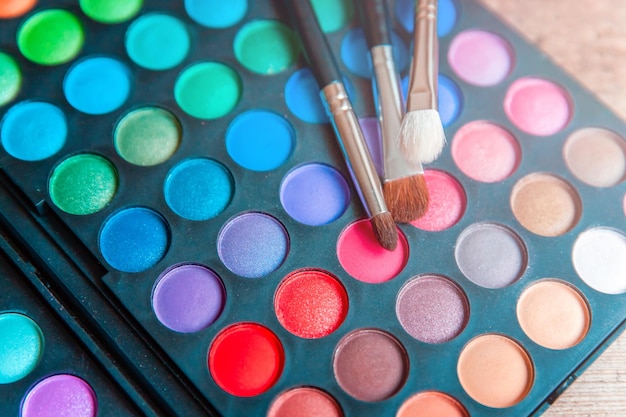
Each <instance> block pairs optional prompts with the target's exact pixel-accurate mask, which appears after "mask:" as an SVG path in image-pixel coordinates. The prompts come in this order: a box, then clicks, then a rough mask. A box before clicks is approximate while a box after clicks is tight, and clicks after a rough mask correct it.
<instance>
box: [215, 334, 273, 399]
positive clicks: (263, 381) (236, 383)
mask: <svg viewBox="0 0 626 417" xmlns="http://www.w3.org/2000/svg"><path fill="white" fill-rule="evenodd" d="M284 363H285V353H284V351H283V346H282V344H281V343H280V340H278V337H276V335H275V334H274V333H272V331H271V330H269V329H268V328H266V327H264V326H261V325H260V324H256V323H238V324H234V325H232V326H230V327H228V328H226V329H224V330H223V331H222V332H220V333H219V334H218V335H217V337H216V338H215V340H214V341H213V343H212V344H211V348H210V349H209V371H210V372H211V376H212V377H213V379H214V380H215V382H216V383H217V385H219V386H220V388H222V389H223V390H224V391H226V392H228V393H229V394H232V395H236V396H239V397H252V396H255V395H259V394H262V393H264V392H265V391H267V390H268V389H270V388H271V387H272V386H273V385H274V384H275V383H276V381H277V380H278V378H279V377H280V374H281V373H282V371H283V366H284Z"/></svg>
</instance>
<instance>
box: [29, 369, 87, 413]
mask: <svg viewBox="0 0 626 417" xmlns="http://www.w3.org/2000/svg"><path fill="white" fill-rule="evenodd" d="M97 414H98V401H97V399H96V394H95V393H94V392H93V389H92V388H91V387H90V386H89V384H88V383H87V382H85V381H84V380H83V379H81V378H79V377H77V376H74V375H68V374H58V375H53V376H49V377H47V378H45V379H43V380H41V381H39V382H38V383H37V385H35V386H34V387H32V388H31V390H30V391H29V392H28V394H26V397H25V398H24V401H22V409H21V414H20V416H21V417H58V416H72V417H96V415H97Z"/></svg>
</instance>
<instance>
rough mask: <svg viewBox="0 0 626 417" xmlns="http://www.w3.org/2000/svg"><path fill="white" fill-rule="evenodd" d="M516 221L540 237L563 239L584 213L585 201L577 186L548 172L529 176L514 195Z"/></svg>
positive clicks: (512, 202) (512, 199)
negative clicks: (558, 237)
mask: <svg viewBox="0 0 626 417" xmlns="http://www.w3.org/2000/svg"><path fill="white" fill-rule="evenodd" d="M511 209H512V210H513V215H514V216H515V218H516V219H517V220H518V221H519V222H520V223H521V224H522V226H524V227H525V228H526V229H528V230H530V231H531V232H533V233H535V234H538V235H540V236H548V237H553V236H561V235H563V234H565V233H567V232H568V231H570V230H571V229H572V228H573V227H574V226H576V224H577V223H578V221H579V220H580V216H581V213H582V202H581V200H580V197H579V195H578V193H577V192H576V190H575V189H574V187H572V186H571V185H570V184H568V183H567V182H565V181H564V180H562V179H561V178H559V177H556V176H554V175H550V174H544V173H533V174H530V175H527V176H525V177H524V178H522V179H521V180H519V181H518V182H517V184H515V186H514V187H513V191H512V192H511Z"/></svg>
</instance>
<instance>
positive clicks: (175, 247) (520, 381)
mask: <svg viewBox="0 0 626 417" xmlns="http://www.w3.org/2000/svg"><path fill="white" fill-rule="evenodd" d="M413 3H414V2H413V1H409V0H396V1H395V2H394V1H391V2H389V10H390V12H391V15H392V17H393V20H394V28H395V33H394V34H393V36H392V39H393V43H394V47H395V52H396V63H397V66H398V68H399V70H400V71H401V75H402V76H404V78H403V87H404V88H405V89H406V85H407V83H408V80H407V77H406V74H407V71H408V66H409V65H410V50H411V37H412V31H413V18H412V15H413ZM313 4H314V6H315V10H316V14H317V18H318V20H319V22H320V25H321V27H322V29H323V31H324V32H325V33H326V36H327V39H328V40H329V43H330V45H331V47H332V48H333V51H334V52H335V56H336V57H337V61H338V63H339V65H340V67H341V70H342V71H343V73H344V76H345V81H346V84H347V86H348V90H349V91H348V92H349V94H350V96H351V98H352V102H353V103H354V105H355V111H356V113H357V115H358V116H359V118H360V123H361V127H362V129H363V131H364V133H365V136H366V139H367V140H368V144H369V146H370V150H371V153H372V156H373V159H374V161H375V163H376V164H377V165H378V167H379V168H380V166H381V165H382V164H381V155H380V148H381V146H380V138H379V134H378V122H377V120H376V114H375V108H374V104H373V100H372V88H371V81H370V77H371V68H370V64H369V58H368V55H367V46H366V42H365V38H364V34H363V30H362V28H361V27H360V24H359V19H358V11H355V10H354V7H355V6H353V5H352V3H351V2H348V1H339V2H325V1H313ZM355 5H358V3H355ZM311 18H313V16H312V17H311ZM0 19H3V20H2V26H1V28H0V112H1V117H2V119H1V124H0V143H1V145H2V146H1V149H0V166H1V170H0V192H1V193H2V196H1V197H0V224H1V225H2V227H3V231H4V232H3V238H4V241H5V242H6V247H10V248H14V250H13V251H8V255H9V256H8V257H9V258H10V259H11V260H12V262H13V263H15V264H18V265H24V266H25V267H26V268H27V269H28V270H30V271H33V272H32V276H31V278H29V281H30V282H31V285H30V286H25V285H22V284H20V285H16V286H13V284H11V283H10V282H12V281H13V280H16V281H19V279H18V278H14V276H13V275H11V273H10V272H7V273H4V272H3V276H2V277H1V278H2V279H3V280H4V279H7V280H8V281H10V282H9V283H8V285H7V288H9V290H8V293H7V295H6V296H4V298H3V300H5V301H6V302H5V301H3V304H2V305H1V306H2V310H0V320H2V317H9V319H10V320H13V319H15V318H16V317H17V316H15V314H21V315H22V316H19V318H20V319H22V321H23V322H25V323H28V326H30V327H29V328H30V329H33V328H34V329H37V327H36V326H37V325H38V326H39V328H40V329H42V330H41V331H39V330H38V331H36V332H34V334H35V335H39V336H40V335H41V333H42V332H43V334H44V335H46V334H47V333H49V332H51V333H53V334H57V332H59V334H61V333H62V332H60V331H57V330H55V329H56V327H63V325H62V324H60V323H65V324H64V325H65V326H66V327H68V328H66V329H65V330H63V332H65V333H68V335H69V334H71V333H74V334H75V338H76V339H77V340H78V341H79V342H77V341H76V340H74V341H73V343H79V345H80V346H82V347H83V348H84V349H83V350H84V351H83V350H81V352H83V353H80V355H87V356H89V357H90V359H89V360H90V361H93V362H94V364H98V365H97V367H99V368H98V369H99V371H98V372H99V373H94V375H91V373H89V372H86V373H82V372H81V367H80V366H78V365H76V364H74V363H73V362H72V361H75V360H76V359H75V357H74V356H78V355H79V354H77V355H70V357H71V359H72V361H70V360H69V359H70V358H68V355H67V354H66V353H61V352H60V348H54V349H50V350H49V353H46V354H48V355H50V363H49V364H48V363H47V362H46V365H47V366H46V367H45V369H43V368H41V369H40V370H39V371H37V370H35V371H33V372H34V373H33V374H30V375H29V376H27V375H26V373H25V371H22V372H23V378H22V379H21V380H20V381H19V382H15V381H13V380H12V379H5V380H4V381H2V380H0V384H2V385H3V388H5V387H7V388H8V390H3V392H10V395H8V394H7V395H5V394H2V396H1V397H0V399H1V401H2V404H0V406H1V407H2V409H3V410H5V409H6V410H10V411H8V412H10V413H12V414H15V412H16V411H15V410H16V409H17V408H20V407H21V409H22V415H23V416H28V415H29V414H28V412H26V411H24V410H25V407H26V405H27V404H28V403H29V398H30V397H31V396H34V395H35V394H32V393H33V392H35V393H36V392H37V387H38V386H39V385H35V384H36V383H38V381H44V382H45V381H48V379H50V378H54V376H55V375H72V376H73V377H78V378H81V380H80V381H82V382H80V384H82V385H81V386H82V387H83V388H84V390H85V392H88V393H89V398H91V400H92V401H93V404H94V408H92V409H89V408H88V407H87V408H85V409H84V410H83V414H79V415H81V416H83V415H84V416H92V415H96V408H95V404H96V403H97V405H98V408H97V409H98V410H99V411H98V414H99V415H108V414H106V413H107V412H109V411H104V410H108V409H109V407H113V406H112V405H111V406H110V405H109V404H111V400H110V398H113V397H112V396H113V395H117V396H120V395H121V396H122V397H123V398H124V400H123V401H120V403H119V407H118V408H117V410H116V411H110V412H111V413H112V414H111V415H117V414H125V415H126V414H128V415H132V414H133V413H137V414H143V415H151V416H157V415H179V416H183V415H215V416H218V415H223V416H236V415H268V416H272V417H281V416H294V415H310V414H311V413H313V412H316V413H318V414H319V415H325V416H326V415H327V416H362V415H377V416H386V415H389V416H397V417H409V416H427V415H433V416H434V415H450V416H468V415H474V416H504V415H536V414H540V413H541V412H542V411H543V410H545V408H546V407H548V406H549V404H550V403H551V402H553V401H554V399H555V398H556V397H558V395H559V394H560V393H561V392H562V391H563V390H564V389H565V388H567V386H568V385H569V384H570V383H571V382H572V381H573V380H574V379H575V378H576V376H577V375H579V374H580V373H581V372H582V371H583V370H584V368H585V367H586V366H587V365H588V363H590V361H591V360H592V359H593V358H594V357H595V356H596V355H597V354H598V353H599V352H600V351H601V350H602V348H603V347H605V346H606V344H607V343H608V342H610V341H611V340H612V339H613V338H614V337H615V336H616V335H617V334H619V332H621V330H622V329H623V326H624V319H625V318H626V298H625V297H626V296H625V295H624V294H625V293H626V275H625V273H624V271H626V234H625V233H626V231H625V227H624V225H625V222H624V220H625V217H626V186H625V181H624V180H625V179H626V142H625V141H624V137H623V135H624V134H626V129H625V127H626V126H625V125H624V123H623V122H622V121H620V120H619V119H618V118H617V117H615V116H614V115H613V114H611V113H610V112H609V111H608V110H606V109H605V108H604V107H603V106H602V105H601V104H600V103H599V102H598V101H597V99H595V98H594V97H593V96H592V95H591V94H590V93H589V92H587V91H585V90H584V89H583V88H581V87H580V86H578V85H577V84H576V83H575V82H574V81H573V80H572V79H571V78H569V77H568V76H567V75H566V74H565V73H564V72H563V71H562V70H560V69H559V68H558V67H556V66H555V65H553V64H552V63H550V62H549V60H548V59H547V58H546V57H545V56H544V55H542V54H541V53H540V52H538V51H537V50H535V49H534V48H533V47H532V46H530V45H529V44H527V43H526V42H525V41H524V40H523V39H522V38H521V37H520V36H519V35H517V34H516V33H515V32H513V31H512V30H511V29H509V28H508V27H507V26H505V25H504V24H503V23H501V22H500V21H498V19H496V18H495V17H494V16H492V15H491V14H489V13H488V12H487V11H485V10H484V9H483V8H482V7H481V6H480V5H478V4H476V3H475V2H473V1H471V0H442V1H440V2H439V20H438V35H439V43H440V65H439V69H440V74H439V104H440V108H439V111H440V115H441V118H442V122H443V124H444V127H445V131H446V135H447V138H448V146H446V148H445V150H444V152H443V154H442V156H441V157H440V158H439V159H438V160H437V161H435V162H433V163H432V164H428V165H427V166H426V167H425V168H426V171H425V174H424V175H425V179H426V184H427V186H428V190H429V195H430V202H429V207H428V211H427V213H426V214H425V215H424V216H423V217H422V218H420V219H418V220H416V221H414V222H412V223H411V224H405V225H404V224H403V225H400V226H399V232H400V233H399V242H398V247H397V248H396V249H395V250H394V251H386V250H384V249H382V248H381V247H380V246H378V244H377V241H376V239H375V238H374V234H373V231H372V229H371V226H370V224H369V222H368V221H367V219H366V214H365V213H364V211H363V210H362V208H361V205H360V203H359V196H358V192H357V191H356V190H355V188H354V187H353V185H352V182H351V173H350V170H349V168H347V167H346V166H345V163H344V162H343V158H342V156H341V150H340V149H339V147H338V145H337V144H336V140H335V138H334V133H333V130H332V127H331V125H330V124H329V123H328V119H327V116H326V114H325V111H324V107H323V105H322V102H321V100H320V97H319V88H318V86H317V85H316V83H315V81H314V79H313V76H312V73H311V71H310V70H309V69H308V68H307V66H306V61H305V59H304V56H303V54H302V52H301V50H300V43H299V40H298V38H297V36H296V34H295V32H294V30H293V28H291V27H290V24H289V21H288V19H287V16H286V15H285V14H284V12H283V10H281V9H280V7H277V5H276V4H274V3H273V2H270V1H260V2H247V1H245V0H238V1H232V2H228V3H226V2H225V3H224V4H221V3H219V2H217V1H208V2H207V1H204V2H202V1H196V0H186V1H185V2H167V1H145V2H143V1H141V0H133V1H128V0H125V1H122V0H118V1H102V0H83V1H80V2H78V4H77V3H76V2H70V1H63V0H60V1H54V2H53V1H43V0H41V1H39V2H35V1H27V0H24V1H18V2H14V3H11V5H10V6H5V5H2V6H0ZM9 252H10V253H9ZM22 287H24V288H22ZM47 289H52V290H54V291H53V294H54V297H52V296H50V295H48V296H46V294H48V292H47V291H48V290H47ZM52 290H51V291H52ZM13 293H15V299H14V298H13ZM22 293H24V294H30V295H24V296H22V295H21V294H22ZM37 297H38V298H37ZM22 298H24V300H27V299H28V300H27V301H28V308H26V307H23V306H21V305H15V306H14V305H12V304H11V303H12V302H13V300H16V302H19V300H21V299H22ZM31 298H32V299H33V300H38V302H34V301H30V300H31ZM64 311H68V312H71V314H64V313H63V312H64ZM55 312H57V313H55ZM55 314H56V315H57V316H58V317H54V316H55ZM22 317H25V319H23V318H22ZM48 317H49V318H48ZM53 318H54V320H53ZM28 320H30V321H28ZM49 320H50V321H55V323H56V321H58V322H59V323H58V324H54V326H53V327H54V328H52V327H51V328H52V330H46V329H47V323H48V321H49ZM31 322H32V323H38V324H36V325H35V326H33V325H32V324H31ZM0 323H1V321H0ZM77 323H80V325H78V324H77ZM28 326H27V327H28ZM55 326H56V327H55ZM44 327H45V328H44ZM65 333H63V334H65ZM2 337H4V336H0V341H2V342H3V343H8V342H12V343H13V342H15V341H14V340H9V338H8V337H7V338H6V342H5V341H3V340H2ZM64 337H65V336H64ZM68 337H69V336H68ZM35 339H36V338H35ZM70 339H71V338H70ZM70 342H71V340H70ZM68 343H69V342H68ZM1 348H2V346H0V352H1V351H2V349H1ZM46 349H47V348H46ZM77 349H78V348H77ZM78 350H80V349H78ZM45 352H48V350H46V351H45ZM81 363H82V361H81ZM89 363H91V362H89ZM33 366H34V365H33ZM90 366H91V365H90ZM94 366H96V365H94ZM86 374H89V375H86ZM33 375H35V377H33ZM2 378H4V377H2ZM42 378H48V379H42ZM82 378H85V379H82ZM101 378H102V379H106V381H107V384H105V383H102V384H101V383H100V382H99V381H100V379H101ZM85 381H86V382H85ZM39 383H41V382H39ZM85 384H86V385H85ZM29 387H30V388H29ZM86 387H89V390H87V388H86ZM94 398H95V399H96V400H97V401H96V400H94ZM125 404H129V405H128V406H125ZM125 407H127V408H125Z"/></svg>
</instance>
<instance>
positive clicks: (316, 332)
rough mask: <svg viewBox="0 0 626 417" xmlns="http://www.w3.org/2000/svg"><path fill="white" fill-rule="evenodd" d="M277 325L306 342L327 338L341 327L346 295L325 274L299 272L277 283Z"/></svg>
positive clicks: (275, 298)
mask: <svg viewBox="0 0 626 417" xmlns="http://www.w3.org/2000/svg"><path fill="white" fill-rule="evenodd" d="M274 310H275V311H276V317H277V318H278V321H279V322H280V324H282V325H283V327H284V328H285V329H287V330H288V331H289V332H291V333H293V334H295V335H296V336H299V337H302V338H305V339H317V338H320V337H324V336H328V335H329V334H331V333H332V332H334V331H335V330H337V328H339V326H340V325H341V323H343V320H344V319H345V317H346V314H347V313H348V294H347V293H346V290H345V289H344V287H343V285H341V283H340V282H339V281H338V280H337V279H336V278H335V277H333V276H332V275H330V274H329V273H328V272H326V271H322V270H319V269H302V270H299V271H296V272H294V273H292V274H291V275H289V276H288V277H287V278H285V279H284V280H283V282H281V283H280V285H279V287H278V289H277V290H276V295H275V296H274Z"/></svg>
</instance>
